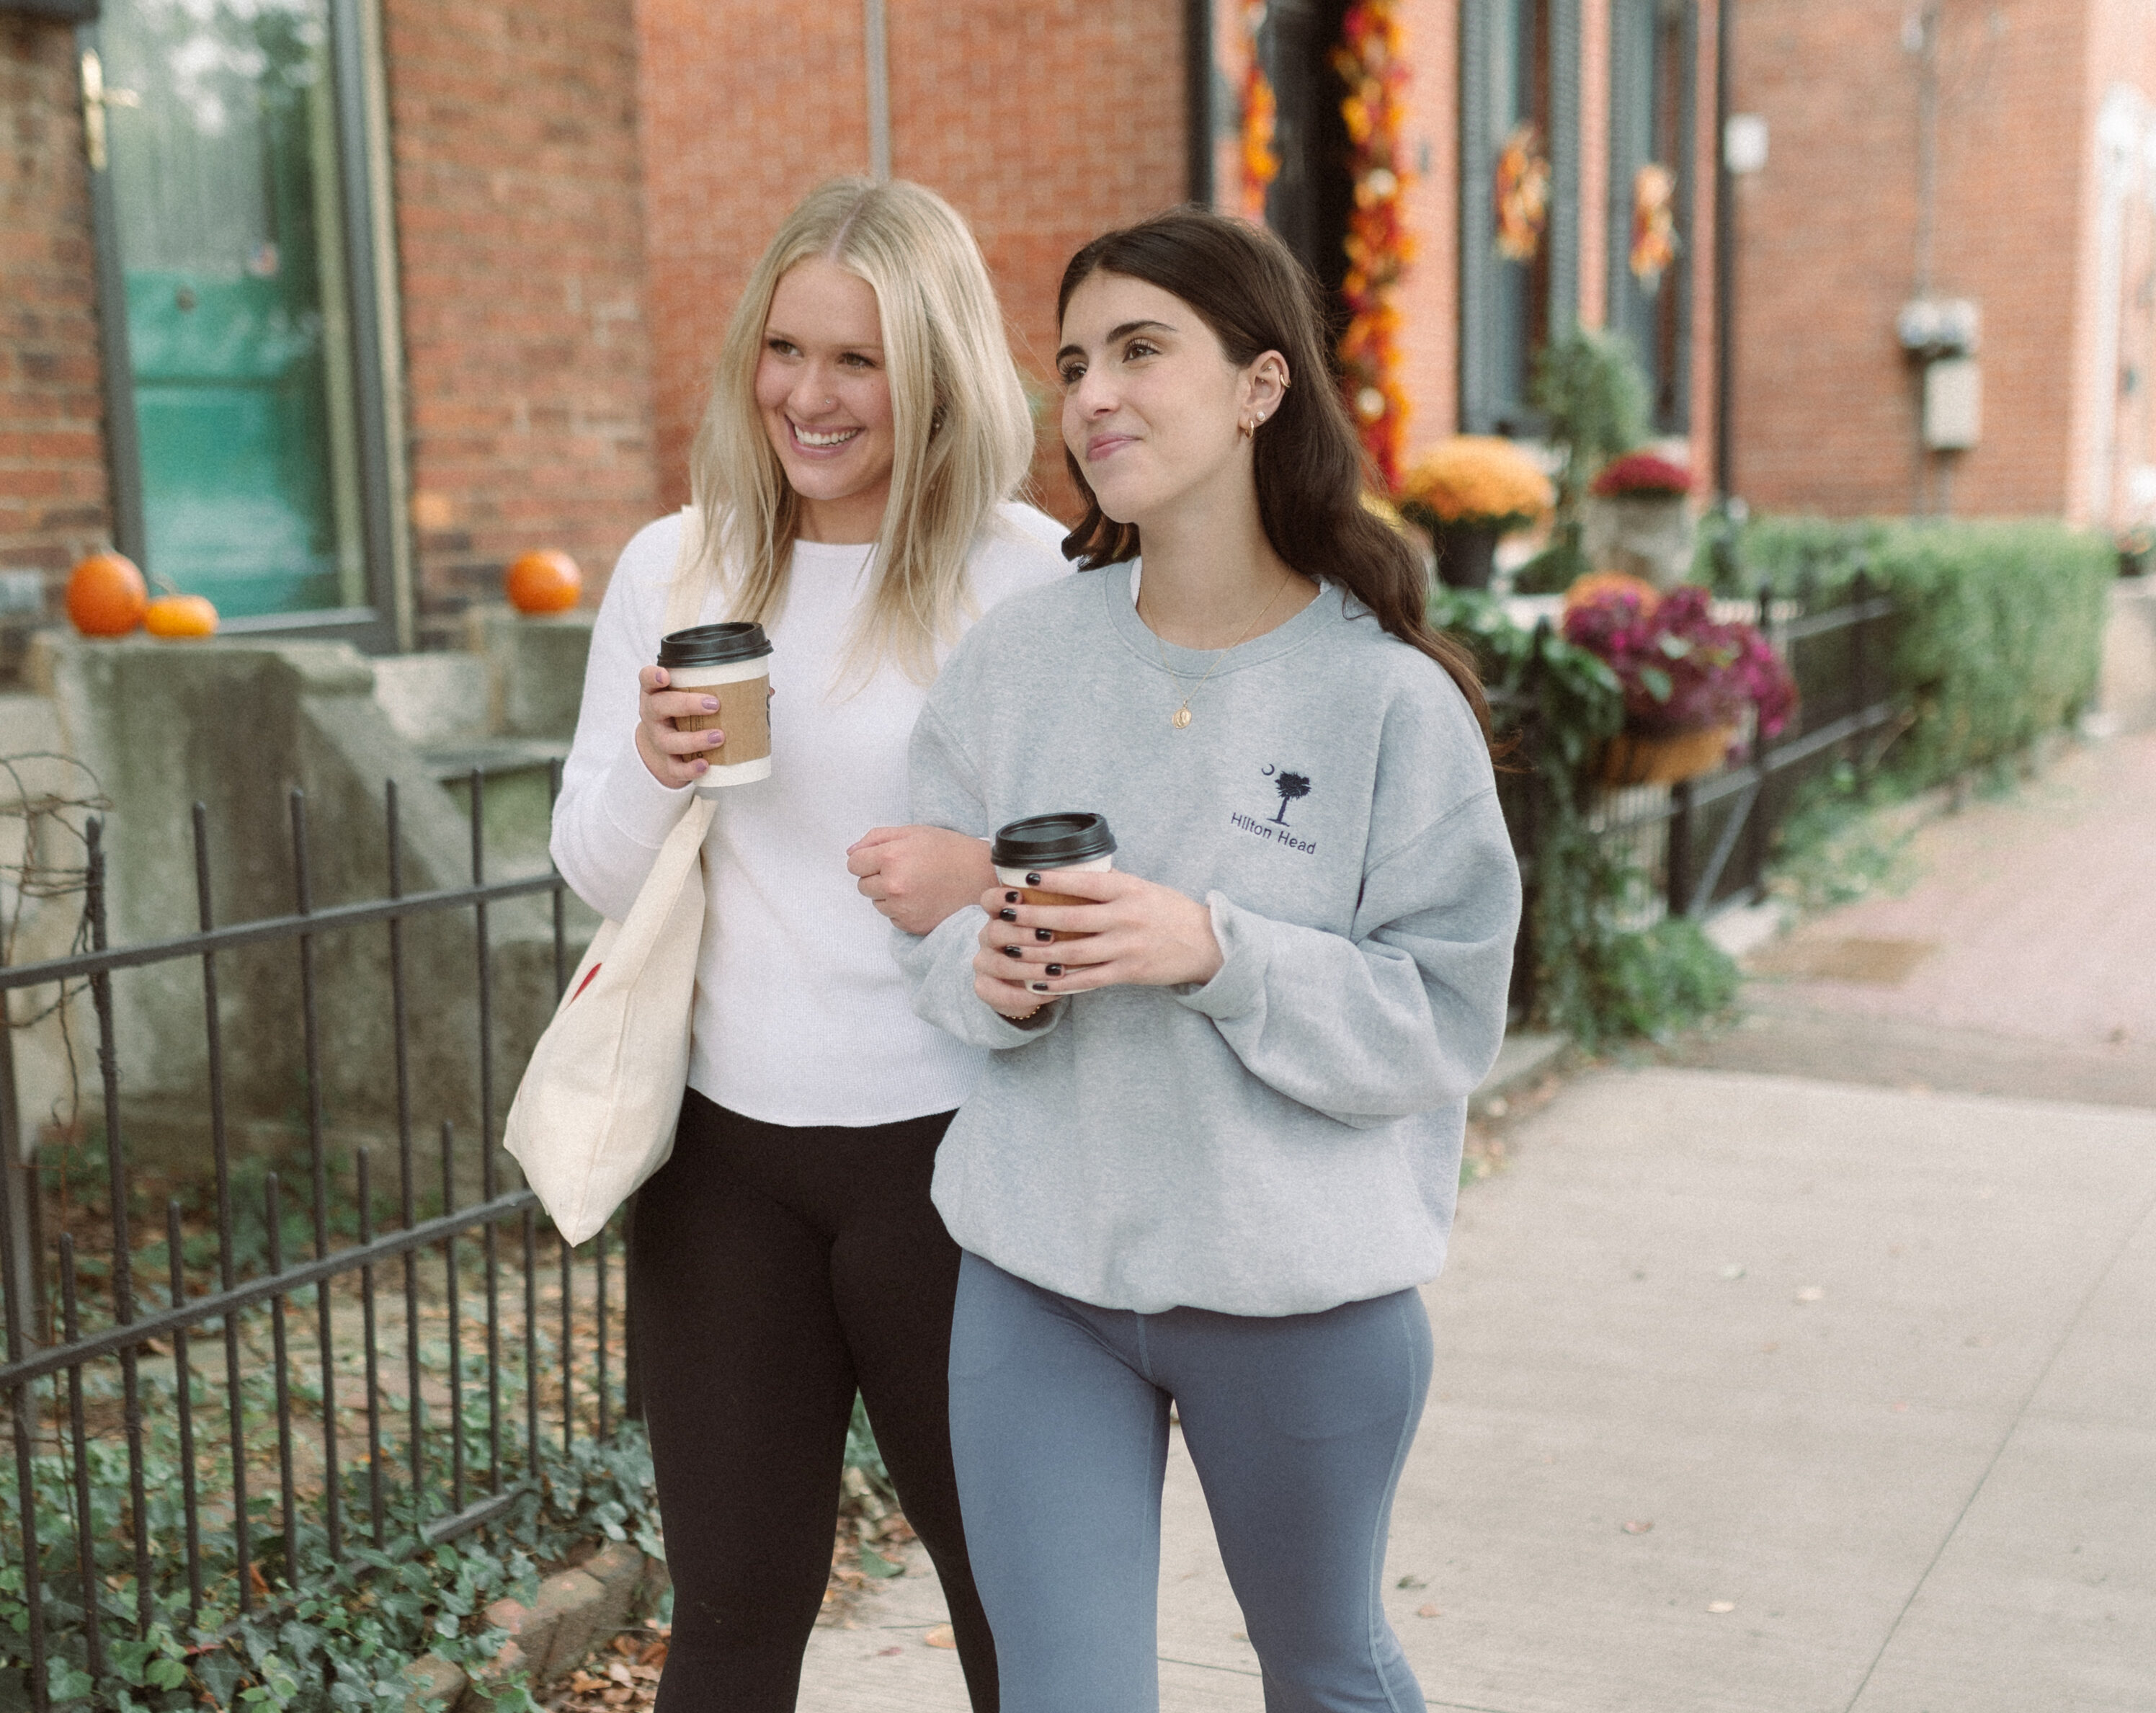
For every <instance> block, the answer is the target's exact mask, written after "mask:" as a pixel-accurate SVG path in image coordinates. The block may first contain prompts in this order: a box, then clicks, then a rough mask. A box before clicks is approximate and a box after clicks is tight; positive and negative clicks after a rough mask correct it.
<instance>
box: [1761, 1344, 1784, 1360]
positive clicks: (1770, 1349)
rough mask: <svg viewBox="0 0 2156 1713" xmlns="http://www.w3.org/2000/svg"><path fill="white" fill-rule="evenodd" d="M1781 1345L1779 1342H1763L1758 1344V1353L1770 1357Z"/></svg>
mask: <svg viewBox="0 0 2156 1713" xmlns="http://www.w3.org/2000/svg"><path fill="white" fill-rule="evenodd" d="M1781 1347H1782V1346H1780V1345H1779V1343H1768V1344H1763V1345H1761V1346H1759V1354H1760V1355H1761V1356H1763V1357H1770V1356H1772V1355H1774V1352H1775V1351H1778V1350H1779V1349H1780V1348H1781Z"/></svg>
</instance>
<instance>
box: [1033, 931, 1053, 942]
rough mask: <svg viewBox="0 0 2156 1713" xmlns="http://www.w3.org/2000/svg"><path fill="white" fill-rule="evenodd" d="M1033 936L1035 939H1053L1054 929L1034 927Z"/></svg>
mask: <svg viewBox="0 0 2156 1713" xmlns="http://www.w3.org/2000/svg"><path fill="white" fill-rule="evenodd" d="M1033 937H1034V939H1036V940H1053V939H1054V938H1055V929H1053V928H1035V929H1034V931H1033Z"/></svg>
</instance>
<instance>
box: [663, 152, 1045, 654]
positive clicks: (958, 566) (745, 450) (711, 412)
mask: <svg viewBox="0 0 2156 1713" xmlns="http://www.w3.org/2000/svg"><path fill="white" fill-rule="evenodd" d="M816 257H822V258H824V259H827V260H829V261H832V262H834V263H836V264H838V265H839V267H841V268H844V269H846V270H847V272H849V273H850V274H857V275H858V276H859V277H860V279H861V280H865V282H866V283H867V285H868V286H869V289H870V290H872V291H874V292H875V298H876V308H877V312H878V314H879V315H880V317H881V319H882V323H883V351H884V365H885V374H886V376H887V377H889V380H890V384H891V422H892V429H893V438H894V439H895V440H896V455H895V457H894V459H893V461H892V464H891V496H890V499H889V500H888V501H887V502H886V504H885V507H884V514H883V526H882V529H881V531H880V533H879V535H878V536H877V538H876V544H875V567H876V574H875V589H874V593H873V595H872V596H871V597H870V600H869V602H868V603H867V605H866V608H865V611H864V612H863V613H861V615H860V622H859V623H858V624H857V626H856V628H855V636H854V639H853V642H852V644H850V648H849V649H848V652H847V655H846V660H845V664H844V666H843V667H842V668H841V671H840V674H839V675H840V677H841V678H845V677H848V676H851V675H854V674H859V675H860V676H861V677H863V678H865V677H866V676H867V675H868V674H871V673H873V672H874V670H875V667H876V665H877V664H879V663H880V661H881V660H882V659H885V658H886V657H888V658H891V659H896V661H897V662H898V664H900V665H901V668H902V669H904V670H905V671H906V674H908V675H909V676H910V677H912V678H915V679H917V680H926V679H927V678H928V677H930V676H932V675H933V674H934V671H935V652H936V649H937V644H940V643H944V642H947V641H949V640H951V639H952V638H953V637H954V636H955V634H956V631H957V617H958V614H959V613H960V612H961V611H962V610H964V609H965V608H967V607H968V605H969V604H970V599H971V591H970V589H969V588H968V584H967V580H966V556H967V553H968V551H969V550H970V548H971V547H972V546H973V541H974V540H975V538H976V537H978V536H979V535H980V534H981V532H982V531H983V529H985V528H987V527H988V526H989V524H990V523H991V521H993V516H994V512H995V508H996V506H997V505H999V504H1000V503H1001V502H1003V501H1004V500H1008V499H1009V498H1010V497H1011V496H1012V495H1014V494H1015V493H1016V492H1017V491H1018V490H1019V485H1020V484H1021V483H1022V482H1023V481H1024V480H1025V476H1026V472H1027V470H1028V469H1029V466H1030V464H1031V462H1032V458H1033V423H1032V418H1031V416H1030V414H1029V412H1028V411H1027V408H1026V401H1025V392H1024V387H1022V386H1021V384H1020V383H1019V376H1018V369H1017V367H1016V365H1015V364H1014V363H1013V362H1012V361H1011V354H1010V346H1009V343H1008V341H1006V339H1005V337H1004V321H1003V312H1002V310H1001V309H1000V307H999V306H998V304H997V301H996V295H995V289H994V287H993V285H990V284H989V281H988V268H987V265H986V264H984V263H983V261H982V259H981V252H980V249H979V247H978V245H977V244H975V243H974V242H973V233H971V232H970V231H968V229H967V227H966V223H965V221H964V220H963V219H962V218H960V217H959V215H958V213H957V210H956V209H954V208H952V206H951V205H950V204H949V203H947V202H945V201H944V200H943V198H942V197H939V196H937V194H936V193H935V192H933V191H930V190H925V189H923V188H922V187H921V186H919V185H917V184H909V183H906V182H904V181H902V180H893V181H891V182H887V183H877V182H874V181H872V180H870V179H865V178H834V179H833V180H831V181H830V182H828V183H826V184H823V185H819V187H817V188H816V189H814V190H813V191H811V192H809V193H808V197H806V198H805V199H804V200H803V202H802V203H801V205H800V207H798V208H796V209H795V210H794V211H793V213H792V214H791V215H790V216H788V218H787V221H786V223H785V224H784V225H783V226H782V227H781V228H779V230H778V236H777V237H775V238H773V239H772V241H771V245H770V247H769V248H768V249H766V250H765V251H764V253H763V259H762V260H761V261H760V262H758V263H757V265H756V271H755V272H754V273H752V274H751V275H750V276H749V280H748V285H747V288H746V289H745V290H743V291H742V298H741V301H740V303H739V304H737V305H736V306H735V309H734V313H733V317H732V320H731V321H730V322H729V323H728V324H727V327H726V343H725V345H724V346H722V347H721V351H720V353H719V361H718V367H717V371H716V374H715V375H714V377H713V380H712V385H711V403H710V406H709V407H708V408H706V411H705V413H704V421H703V425H702V427H701V428H700V429H699V430H698V431H697V434H696V444H695V447H694V448H693V449H692V450H691V452H690V489H691V492H692V494H693V496H694V498H695V500H696V508H697V510H698V512H699V513H700V514H701V517H702V519H703V521H704V523H705V531H704V543H703V549H702V553H703V556H704V558H705V559H706V560H708V561H709V562H710V564H711V569H712V571H713V572H714V574H715V575H716V577H718V579H719V581H720V584H721V587H723V588H725V589H726V592H727V596H728V604H729V608H730V609H731V612H732V613H733V615H734V616H735V617H737V618H750V619H755V620H757V621H759V622H762V621H764V620H766V619H767V618H769V617H770V616H771V615H773V614H774V613H777V612H778V610H779V609H780V608H781V607H782V606H783V603H784V602H785V599H786V584H787V573H788V567H789V565H790V563H791V561H792V558H793V543H794V541H795V539H796V538H797V537H798V535H799V533H800V521H801V505H800V498H799V496H798V495H797V494H796V493H795V492H794V491H793V486H792V485H791V484H789V483H788V481H787V480H786V474H785V470H784V469H783V466H782V465H781V464H780V463H779V461H778V453H777V452H776V451H774V450H773V448H772V444H771V441H770V439H769V438H768V436H767V434H766V433H765V432H764V428H763V422H762V417H761V415H760V413H758V411H757V405H756V372H757V362H758V361H759V359H760V357H761V356H762V350H763V336H764V324H765V322H766V321H767V320H768V318H769V316H770V314H771V300H772V296H773V293H775V292H776V291H777V290H778V282H779V280H780V279H781V278H783V276H784V274H786V272H787V270H788V269H790V268H793V267H794V266H796V265H797V264H799V263H802V262H804V261H808V260H810V259H813V258H816Z"/></svg>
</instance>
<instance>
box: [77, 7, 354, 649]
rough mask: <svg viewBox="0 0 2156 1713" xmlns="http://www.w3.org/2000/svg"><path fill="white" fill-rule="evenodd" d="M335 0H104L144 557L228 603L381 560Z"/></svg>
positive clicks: (293, 594)
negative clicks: (361, 447) (359, 347)
mask: <svg viewBox="0 0 2156 1713" xmlns="http://www.w3.org/2000/svg"><path fill="white" fill-rule="evenodd" d="M100 38H101V47H102V50H103V54H104V59H105V82H106V86H107V88H108V90H115V91H118V92H120V94H119V95H118V96H117V97H116V102H119V103H125V104H126V105H114V106H112V107H111V108H110V110H109V123H110V154H111V175H112V194H113V207H114V215H115V227H116V229H117V235H118V240H119V251H120V255H119V261H120V266H121V276H122V280H123V281H124V285H125V291H126V315H127V337H128V343H129V347H130V358H131V367H132V372H133V385H134V403H135V416H136V430H137V435H138V439H139V441H140V445H141V492H142V514H143V515H142V522H143V536H144V549H145V556H146V564H145V566H144V567H143V568H144V569H145V571H146V572H148V573H149V574H150V577H151V581H152V582H154V583H160V584H170V585H171V586H172V587H175V588H177V589H181V590H183V591H185V592H188V593H192V594H203V595H207V596H208V597H209V598H210V599H211V600H212V601H213V602H215V603H217V607H218V611H219V612H220V613H223V615H225V616H226V617H228V618H245V617H251V616H255V615H260V614H266V613H305V612H311V611H316V610H319V609H324V608H346V607H354V606H357V605H360V604H362V603H363V602H364V601H365V599H366V596H365V572H364V567H363V563H362V549H361V542H360V529H359V504H358V497H357V478H356V474H355V471H354V464H353V447H354V444H355V436H354V430H353V426H352V387H351V360H350V341H349V340H348V338H347V337H346V311H345V301H346V300H345V289H344V279H343V267H342V252H341V244H340V242H339V239H338V236H337V234H338V230H339V227H338V209H337V205H336V183H337V178H336V156H335V148H336V142H335V135H336V133H335V129H334V125H333V121H332V114H331V99H332V96H331V83H330V78H329V69H328V54H327V39H328V28H327V19H326V0H106V3H105V10H104V16H103V20H102V23H101V26H100Z"/></svg>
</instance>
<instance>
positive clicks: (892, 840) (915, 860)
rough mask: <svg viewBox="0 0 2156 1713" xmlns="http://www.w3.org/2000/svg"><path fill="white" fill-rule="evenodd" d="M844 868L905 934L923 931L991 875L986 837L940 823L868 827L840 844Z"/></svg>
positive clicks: (958, 906)
mask: <svg viewBox="0 0 2156 1713" xmlns="http://www.w3.org/2000/svg"><path fill="white" fill-rule="evenodd" d="M846 872H847V873H848V874H852V875H855V876H856V877H857V878H858V880H859V882H860V894H861V896H862V897H864V898H865V899H867V900H869V902H870V903H871V904H873V905H875V907H876V908H877V909H878V910H880V911H882V912H883V914H884V915H886V916H888V917H890V918H891V921H894V922H896V923H897V924H898V926H900V927H901V928H903V929H905V930H906V932H907V933H909V934H926V933H927V932H928V931H929V930H931V929H932V928H934V927H936V926H938V925H939V924H941V923H942V921H943V920H944V918H945V917H947V916H948V915H951V914H952V912H953V911H954V910H962V909H964V908H965V907H966V906H967V905H969V904H971V903H973V900H975V899H977V898H978V897H979V896H980V895H981V889H982V887H983V886H984V885H987V884H988V882H989V881H991V880H994V879H995V878H996V871H995V867H994V865H993V864H991V863H990V862H989V861H988V841H987V840H986V839H968V837H967V836H966V835H965V834H964V833H953V832H952V831H950V830H949V829H948V828H943V827H872V828H870V829H869V830H868V831H867V832H866V833H863V834H862V835H861V836H860V838H859V839H855V841H854V842H853V844H850V845H849V846H847V847H846Z"/></svg>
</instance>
